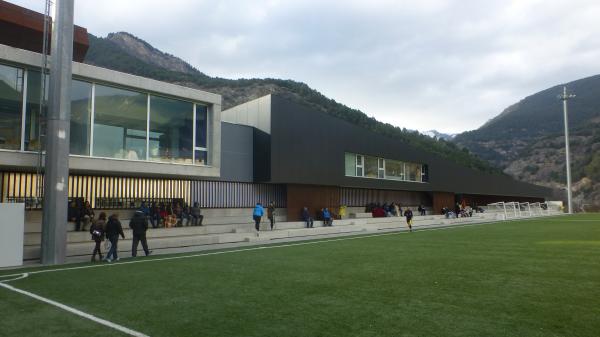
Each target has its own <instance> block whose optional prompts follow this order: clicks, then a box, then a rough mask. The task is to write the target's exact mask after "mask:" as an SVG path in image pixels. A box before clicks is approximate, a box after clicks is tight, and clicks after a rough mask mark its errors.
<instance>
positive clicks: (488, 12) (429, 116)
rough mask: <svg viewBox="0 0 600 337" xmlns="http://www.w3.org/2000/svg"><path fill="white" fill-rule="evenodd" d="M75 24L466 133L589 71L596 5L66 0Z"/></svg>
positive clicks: (391, 118)
mask: <svg viewBox="0 0 600 337" xmlns="http://www.w3.org/2000/svg"><path fill="white" fill-rule="evenodd" d="M10 1H11V2H14V3H16V4H20V5H22V6H25V7H28V8H30V9H34V10H38V11H42V9H43V3H44V1H43V0H10ZM75 23H76V24H78V25H80V26H83V27H86V28H87V29H88V32H90V33H92V34H95V35H97V36H106V34H108V33H110V32H116V31H127V32H129V33H132V34H134V35H136V36H138V37H140V38H142V39H144V40H146V41H147V42H149V43H150V44H152V45H153V46H155V47H156V48H158V49H160V50H162V51H164V52H167V53H170V54H173V55H175V56H178V57H180V58H182V59H184V60H185V61H187V62H189V63H190V64H192V65H193V66H195V67H196V68H198V69H199V70H200V71H202V72H204V73H206V74H208V75H211V76H220V77H226V78H242V77H244V78H251V77H257V78H262V77H275V78H283V79H293V80H297V81H302V82H305V83H307V84H308V85H309V86H311V87H312V88H314V89H316V90H318V91H320V92H322V93H323V94H325V95H326V96H328V97H330V98H333V99H335V100H336V101H338V102H341V103H344V104H346V105H348V106H350V107H353V108H357V109H360V110H362V111H363V112H365V113H366V114H368V115H370V116H374V117H375V118H377V119H379V120H381V121H384V122H388V123H391V124H394V125H398V126H401V127H406V128H409V129H418V130H421V131H425V130H430V129H437V130H439V131H443V132H450V133H456V132H461V131H465V130H470V129H475V128H477V127H479V126H481V125H482V124H483V123H485V122H486V121H487V120H488V119H490V118H492V117H494V116H495V115H497V114H499V113H500V112H501V111H502V110H503V109H504V108H506V107H507V106H508V105H510V104H512V103H515V102H517V101H519V100H520V99H522V98H524V97H526V96H528V95H531V94H533V93H535V92H537V91H540V90H542V89H545V88H548V87H550V86H554V85H557V84H560V83H565V82H569V81H572V80H575V79H579V78H582V77H587V76H591V75H595V74H598V73H600V62H599V60H600V1H598V0H543V1H538V0H518V1H508V0H485V1H469V0H418V1H392V0H387V1H386V0H368V1H367V0H361V1H355V0H340V1H325V0H316V1H313V0H287V1H278V0H253V1H250V0H248V1H241V0H235V1H234V0H232V1H214V0H210V1H201V0H187V1H186V0H169V1H159V0H126V1H125V0H102V1H92V0H76V1H75ZM557 104H560V103H559V102H558V101H557Z"/></svg>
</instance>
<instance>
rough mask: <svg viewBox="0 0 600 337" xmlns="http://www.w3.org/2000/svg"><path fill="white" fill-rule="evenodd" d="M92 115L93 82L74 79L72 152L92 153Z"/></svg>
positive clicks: (72, 84)
mask: <svg viewBox="0 0 600 337" xmlns="http://www.w3.org/2000/svg"><path fill="white" fill-rule="evenodd" d="M91 115H92V84H91V83H88V82H83V81H77V80H73V81H72V82H71V136H70V138H71V139H70V151H71V154H77V155H82V156H88V155H89V154H90V132H91V123H90V120H91Z"/></svg>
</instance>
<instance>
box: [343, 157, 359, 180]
mask: <svg viewBox="0 0 600 337" xmlns="http://www.w3.org/2000/svg"><path fill="white" fill-rule="evenodd" d="M344 158H345V167H346V170H345V172H346V175H347V176H355V175H356V155H355V154H354V153H346V154H345V156H344Z"/></svg>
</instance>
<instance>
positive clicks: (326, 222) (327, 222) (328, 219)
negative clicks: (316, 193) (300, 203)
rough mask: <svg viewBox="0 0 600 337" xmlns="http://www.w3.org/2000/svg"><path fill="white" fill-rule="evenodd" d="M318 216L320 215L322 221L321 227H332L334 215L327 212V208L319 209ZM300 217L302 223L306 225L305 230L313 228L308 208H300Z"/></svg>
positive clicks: (313, 220) (312, 220)
mask: <svg viewBox="0 0 600 337" xmlns="http://www.w3.org/2000/svg"><path fill="white" fill-rule="evenodd" d="M319 215H320V217H321V219H323V227H331V226H333V219H334V218H335V215H334V214H333V213H332V212H331V211H330V210H329V208H327V207H324V208H321V210H320V211H319ZM300 217H301V218H302V221H304V223H306V228H313V225H314V223H315V219H314V218H313V217H312V216H311V214H310V211H309V210H308V207H306V206H304V207H302V211H301V212H300Z"/></svg>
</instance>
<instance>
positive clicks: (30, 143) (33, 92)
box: [25, 70, 49, 151]
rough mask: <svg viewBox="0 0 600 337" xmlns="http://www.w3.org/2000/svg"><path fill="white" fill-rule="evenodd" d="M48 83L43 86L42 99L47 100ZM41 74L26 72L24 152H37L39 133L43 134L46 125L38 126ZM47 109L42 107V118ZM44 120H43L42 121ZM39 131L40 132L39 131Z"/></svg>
mask: <svg viewBox="0 0 600 337" xmlns="http://www.w3.org/2000/svg"><path fill="white" fill-rule="evenodd" d="M48 81H49V77H48V76H47V77H46V84H45V86H44V91H45V94H44V99H47V98H48ZM41 84H42V73H41V72H39V71H35V70H28V71H27V106H26V107H25V150H26V151H39V149H40V143H41V142H40V140H39V135H40V132H41V133H42V134H43V133H44V131H45V128H46V125H40V98H41V97H40V91H41V90H42V85H41ZM47 111H48V107H47V106H44V107H43V112H42V116H45V115H46V113H47ZM42 120H44V119H42ZM40 129H41V130H40Z"/></svg>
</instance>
